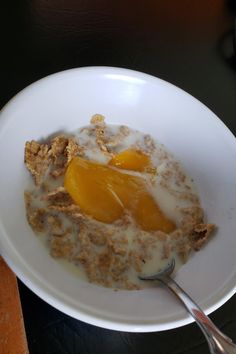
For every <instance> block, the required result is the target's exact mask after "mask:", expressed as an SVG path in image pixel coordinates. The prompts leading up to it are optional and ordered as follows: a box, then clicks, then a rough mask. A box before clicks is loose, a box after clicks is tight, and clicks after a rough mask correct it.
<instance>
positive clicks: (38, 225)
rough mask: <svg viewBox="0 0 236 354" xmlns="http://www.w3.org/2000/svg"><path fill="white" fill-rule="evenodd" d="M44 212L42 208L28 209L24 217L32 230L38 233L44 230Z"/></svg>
mask: <svg viewBox="0 0 236 354" xmlns="http://www.w3.org/2000/svg"><path fill="white" fill-rule="evenodd" d="M45 216H46V210H45V209H43V208H28V210H27V212H26V217H27V220H28V223H29V224H30V226H31V227H32V229H33V230H34V231H35V232H36V233H38V232H43V231H44V230H45Z"/></svg>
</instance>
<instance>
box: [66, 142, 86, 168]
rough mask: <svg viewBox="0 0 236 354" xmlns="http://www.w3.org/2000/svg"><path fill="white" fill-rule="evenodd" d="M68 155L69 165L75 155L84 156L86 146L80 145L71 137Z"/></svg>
mask: <svg viewBox="0 0 236 354" xmlns="http://www.w3.org/2000/svg"><path fill="white" fill-rule="evenodd" d="M65 151H66V156H67V165H68V164H69V162H70V161H71V160H72V159H73V157H75V156H83V154H84V148H83V147H82V146H81V145H79V144H78V143H77V142H76V141H75V140H74V139H72V138H69V139H68V144H67V146H66V149H65Z"/></svg>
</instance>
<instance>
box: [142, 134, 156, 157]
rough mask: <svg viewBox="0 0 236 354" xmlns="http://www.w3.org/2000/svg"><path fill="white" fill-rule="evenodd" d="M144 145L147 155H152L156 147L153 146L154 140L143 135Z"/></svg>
mask: <svg viewBox="0 0 236 354" xmlns="http://www.w3.org/2000/svg"><path fill="white" fill-rule="evenodd" d="M144 143H145V146H146V149H147V152H148V153H149V154H152V153H153V151H154V150H155V149H156V145H155V142H154V140H153V139H152V137H151V136H150V135H149V134H147V135H145V137H144Z"/></svg>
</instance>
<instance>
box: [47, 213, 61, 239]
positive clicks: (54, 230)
mask: <svg viewBox="0 0 236 354" xmlns="http://www.w3.org/2000/svg"><path fill="white" fill-rule="evenodd" d="M47 224H48V228H49V232H50V234H53V235H62V234H63V232H64V230H63V227H62V222H61V219H60V218H59V217H58V216H55V215H48V217H47Z"/></svg>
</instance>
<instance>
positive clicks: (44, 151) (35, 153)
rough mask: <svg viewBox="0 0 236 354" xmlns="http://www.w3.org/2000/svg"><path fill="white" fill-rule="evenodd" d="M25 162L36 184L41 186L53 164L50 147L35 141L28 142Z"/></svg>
mask: <svg viewBox="0 0 236 354" xmlns="http://www.w3.org/2000/svg"><path fill="white" fill-rule="evenodd" d="M24 161H25V164H26V167H27V169H28V170H29V172H30V173H31V174H32V176H33V178H34V181H35V184H36V185H37V186H38V185H40V184H41V182H42V179H43V177H44V175H45V173H46V171H47V169H48V167H49V165H50V162H51V157H50V153H49V147H48V145H47V144H39V143H38V142H36V141H34V140H32V141H27V142H26V144H25V156H24Z"/></svg>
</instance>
